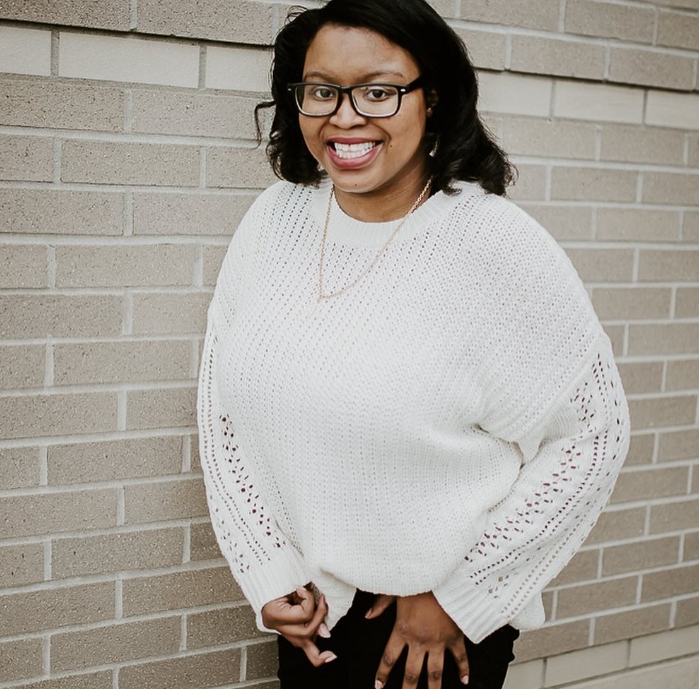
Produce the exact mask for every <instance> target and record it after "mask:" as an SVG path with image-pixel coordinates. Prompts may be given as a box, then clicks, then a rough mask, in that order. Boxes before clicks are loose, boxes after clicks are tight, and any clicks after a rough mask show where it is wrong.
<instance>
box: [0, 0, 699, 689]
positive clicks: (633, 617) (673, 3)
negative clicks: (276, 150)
mask: <svg viewBox="0 0 699 689" xmlns="http://www.w3.org/2000/svg"><path fill="white" fill-rule="evenodd" d="M434 4H435V6H436V7H437V8H438V9H439V11H440V12H442V14H443V15H444V16H445V17H446V18H447V19H448V21H449V22H450V23H451V24H452V25H453V26H454V27H456V28H457V30H458V31H459V32H460V33H461V34H462V35H463V37H464V39H465V40H466V42H467V44H468V45H469V47H470V49H471V52H472V56H473V58H474V60H475V62H476V64H477V66H478V67H479V69H480V77H481V85H482V90H483V98H482V108H483V110H484V111H485V112H486V113H487V119H488V122H489V123H490V125H491V127H492V129H493V131H494V132H496V133H497V135H498V136H499V137H500V139H501V140H502V142H503V143H504V145H505V147H506V148H507V150H509V151H510V152H511V154H512V156H513V159H514V161H515V162H516V163H517V165H518V167H519V169H520V171H521V177H520V180H519V182H518V184H517V186H516V188H515V189H514V190H513V191H512V194H511V195H512V198H513V199H515V200H516V201H517V202H518V203H519V204H521V205H522V206H523V207H524V208H526V209H527V210H528V211H529V212H530V213H531V214H533V215H534V216H535V217H537V218H538V219H540V220H541V222H542V223H543V224H544V225H545V226H546V227H547V228H548V229H549V230H550V231H551V233H552V234H553V235H554V236H555V237H556V238H557V239H558V240H559V241H560V242H561V244H562V245H563V247H564V248H565V250H566V251H567V252H568V253H569V255H570V256H571V258H572V260H573V262H574V263H575V265H576V267H577V268H578V270H579V271H580V274H581V276H582V278H583V279H584V281H585V282H586V284H587V286H588V287H589V290H590V293H591V296H592V300H593V302H594V305H595V307H596V309H597V311H598V313H599V315H600V317H601V319H602V320H603V322H604V324H605V327H606V329H607V331H608V332H609V335H610V337H611V338H612V340H613V342H614V346H615V349H616V354H617V356H618V361H619V365H620V369H621V372H622V376H623V379H624V383H625V387H626V390H627V392H628V394H629V399H630V406H631V413H632V419H633V428H634V434H633V441H632V447H631V452H630V455H629V458H628V461H627V465H626V468H625V470H624V472H623V474H622V476H621V478H620V480H619V483H618V487H617V489H616V491H615V493H614V496H613V500H612V503H611V505H610V506H609V507H608V508H607V510H606V511H605V514H604V515H603V517H602V519H601V521H600V522H599V524H598V526H597V527H596V528H595V530H594V532H593V534H592V536H591V537H590V539H589V540H588V542H587V544H586V545H585V547H584V549H583V550H582V551H581V552H580V554H579V555H577V556H576V557H575V558H574V559H573V561H572V562H571V564H570V566H569V567H568V568H567V569H566V570H565V571H564V573H563V574H561V576H560V577H558V578H557V579H556V581H555V582H553V584H552V585H551V587H550V588H549V590H548V592H547V594H546V603H547V606H548V610H549V617H550V622H549V623H548V624H547V626H546V627H545V628H543V629H542V630H539V631H536V632H531V633H527V634H525V635H523V637H522V639H521V640H520V642H519V643H518V660H519V663H518V664H517V665H516V666H515V667H514V668H513V671H512V674H511V678H510V680H509V683H508V687H510V689H539V688H540V687H542V686H546V687H557V686H560V685H561V684H566V683H574V685H570V686H575V687H580V689H582V687H588V686H590V687H592V686H594V687H595V688H597V687H602V688H606V687H609V688H610V689H611V688H612V687H621V686H624V687H627V686H632V684H633V686H634V687H635V689H639V688H640V689H642V688H643V687H646V686H647V687H651V686H652V687H656V686H658V685H659V684H660V682H662V683H663V685H664V686H665V688H666V689H687V687H689V686H693V685H691V684H690V681H691V679H689V678H691V677H692V676H696V674H697V673H699V660H697V658H698V657H699V656H698V655H697V654H699V418H698V409H697V396H698V393H699V81H698V76H697V61H698V59H699V0H658V1H657V2H597V1H590V0H567V1H566V0H436V1H435V3H434ZM287 8H288V5H286V4H283V3H281V4H280V3H278V2H263V1H259V2H258V1H254V0H199V1H198V2H197V3H189V2H185V1H184V0H182V1H180V2H172V3H161V2H158V0H99V1H97V0H95V1H94V2H91V3H85V2H82V1H80V0H62V1H61V2H55V1H52V0H35V1H34V2H31V3H29V2H25V1H23V0H3V1H2V3H0V72H1V73H2V74H1V75H0V237H2V239H1V240H0V336H1V337H2V339H3V343H2V345H0V438H2V440H0V498H1V499H0V587H2V588H1V590H0V687H10V686H26V687H31V688H32V689H39V688H41V689H103V688H104V689H131V688H134V689H157V688H160V687H163V688H165V687H167V688H168V689H204V688H205V687H214V686H226V687H233V686H250V687H257V688H258V689H263V688H264V689H271V687H274V686H276V683H275V682H274V681H273V678H274V661H275V657H274V652H275V651H274V644H273V643H270V640H269V638H268V637H265V636H262V635H260V634H258V633H257V631H256V630H255V627H254V622H253V618H252V614H251V611H250V609H249V608H248V607H247V605H246V604H245V602H244V601H243V600H242V597H241V594H240V592H239V590H238V589H237V587H236V586H235V584H234V582H233V580H232V578H231V576H230V575H229V573H228V572H227V569H226V567H225V565H224V562H223V560H222V559H221V557H220V555H219V552H218V550H217V547H216V545H215V542H214V539H213V536H212V533H211V530H210V528H209V526H208V520H207V517H206V514H207V512H206V505H205V500H204V493H203V484H202V479H201V473H200V470H199V465H198V458H197V451H196V436H195V430H196V429H195V418H194V398H195V377H196V372H197V366H198V356H199V349H200V346H201V337H202V328H203V325H204V315H205V308H206V305H207V302H208V300H209V298H210V294H211V290H212V286H213V283H214V281H215V277H216V273H217V269H218V266H219V264H220V262H221V259H222V257H223V252H224V250H225V247H226V245H227V243H228V241H229V238H230V235H231V233H232V232H233V230H234V228H235V226H236V223H237V221H238V220H239V218H240V217H241V215H242V213H243V212H244V211H245V209H246V208H247V207H248V205H249V204H250V202H251V200H252V199H253V198H254V196H255V195H256V194H257V193H258V191H259V190H260V189H262V188H264V187H265V186H266V185H267V184H269V183H270V182H272V181H273V177H272V175H271V174H270V172H269V170H268V169H267V166H266V163H265V160H264V156H263V153H262V152H261V151H260V150H257V149H255V148H253V146H254V142H253V139H252V137H253V125H252V120H251V110H252V107H253V105H254V103H255V102H256V101H257V99H258V98H259V97H260V95H261V94H262V93H263V92H264V91H265V89H266V84H267V76H266V75H267V69H268V53H267V51H266V50H265V46H267V45H268V44H269V42H270V40H271V39H272V37H273V35H274V33H275V32H276V30H277V28H278V27H279V25H280V22H281V21H282V20H283V17H284V15H285V13H286V11H287ZM602 676H604V677H605V678H604V679H602V678H601V677H602ZM591 678H594V679H591Z"/></svg>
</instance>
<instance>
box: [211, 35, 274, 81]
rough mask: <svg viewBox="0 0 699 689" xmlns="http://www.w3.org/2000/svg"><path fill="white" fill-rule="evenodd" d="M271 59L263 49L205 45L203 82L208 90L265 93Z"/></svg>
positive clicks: (270, 55)
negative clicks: (204, 74) (204, 75)
mask: <svg viewBox="0 0 699 689" xmlns="http://www.w3.org/2000/svg"><path fill="white" fill-rule="evenodd" d="M226 40H229V39H228V38H226ZM271 62H272V54H271V52H270V51H269V50H266V49H264V48H257V47H251V46H218V45H209V46H207V48H206V78H205V82H204V83H205V84H206V88H210V89H226V90H234V91H253V92H256V93H262V92H267V91H269V88H270V87H269V70H270V67H271Z"/></svg>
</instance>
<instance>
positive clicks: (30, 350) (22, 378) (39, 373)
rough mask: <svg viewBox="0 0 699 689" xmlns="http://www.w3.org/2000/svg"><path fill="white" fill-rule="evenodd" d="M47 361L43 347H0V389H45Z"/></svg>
mask: <svg viewBox="0 0 699 689" xmlns="http://www.w3.org/2000/svg"><path fill="white" fill-rule="evenodd" d="M0 251H1V250H0ZM45 359H46V352H45V347H43V345H21V346H20V345H18V346H10V347H0V389H3V390H12V389H15V388H36V387H43V385H44V361H45Z"/></svg>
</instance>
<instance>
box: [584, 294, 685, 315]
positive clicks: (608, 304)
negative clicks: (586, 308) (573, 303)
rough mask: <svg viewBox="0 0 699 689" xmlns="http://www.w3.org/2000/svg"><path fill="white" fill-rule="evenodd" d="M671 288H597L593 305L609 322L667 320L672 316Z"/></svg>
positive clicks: (593, 295)
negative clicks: (650, 319)
mask: <svg viewBox="0 0 699 689" xmlns="http://www.w3.org/2000/svg"><path fill="white" fill-rule="evenodd" d="M671 298H672V290H671V289H670V288H661V287H658V288H645V289H644V288H638V287H634V288H621V287H620V288H615V287H596V288H595V289H594V291H593V293H592V304H593V306H594V307H595V311H596V312H597V315H598V316H599V317H600V318H602V319H607V320H635V319H641V320H643V319H648V318H667V317H668V316H669V315H670V300H671Z"/></svg>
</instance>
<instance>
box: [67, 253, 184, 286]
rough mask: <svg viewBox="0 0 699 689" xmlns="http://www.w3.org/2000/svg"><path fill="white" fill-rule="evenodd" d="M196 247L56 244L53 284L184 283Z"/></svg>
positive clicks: (167, 284) (177, 284) (146, 284)
mask: <svg viewBox="0 0 699 689" xmlns="http://www.w3.org/2000/svg"><path fill="white" fill-rule="evenodd" d="M196 260H197V251H196V247H194V246H186V245H182V244H153V245H138V246H59V247H57V248H56V287H58V288H62V287H141V286H151V285H153V286H185V285H191V284H192V282H193V279H194V267H195V262H196Z"/></svg>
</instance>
